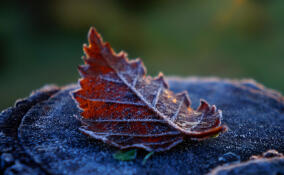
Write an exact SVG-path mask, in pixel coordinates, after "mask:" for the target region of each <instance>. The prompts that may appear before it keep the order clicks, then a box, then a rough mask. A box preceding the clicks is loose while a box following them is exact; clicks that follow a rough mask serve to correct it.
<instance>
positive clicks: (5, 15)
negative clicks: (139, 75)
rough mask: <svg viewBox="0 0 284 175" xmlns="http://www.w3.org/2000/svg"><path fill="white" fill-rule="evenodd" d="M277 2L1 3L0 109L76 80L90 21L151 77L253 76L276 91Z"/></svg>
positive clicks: (283, 79)
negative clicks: (44, 88)
mask: <svg viewBox="0 0 284 175" xmlns="http://www.w3.org/2000/svg"><path fill="white" fill-rule="evenodd" d="M283 7H284V1H283V0H278V1H277V0H205V1H200V0H194V1H193V0H187V1H165V0H135V1H134V0H97V1H86V0H81V1H78V0H54V1H35V0H27V1H21V0H18V1H4V2H3V1H2V3H1V7H0V20H1V21H0V80H1V84H0V111H1V110H2V109H4V108H6V107H8V106H11V105H13V103H14V101H15V100H16V99H18V98H21V97H25V96H27V95H28V94H29V93H30V92H31V91H32V90H35V89H37V88H40V87H41V86H43V85H45V84H50V83H54V84H58V85H65V84H68V83H73V82H77V79H78V78H79V74H78V72H77V65H79V64H82V60H81V56H82V55H83V52H82V44H83V43H86V42H87V38H86V36H87V32H88V29H89V27H90V26H95V27H96V28H97V30H98V31H99V32H100V33H101V34H102V36H103V38H104V40H105V41H109V42H110V43H111V45H112V46H113V48H114V49H115V50H116V51H117V52H118V51H120V50H121V49H123V50H125V51H127V52H128V53H129V57H130V58H136V57H141V58H142V59H143V61H144V63H145V65H146V66H147V69H148V72H149V73H150V74H151V75H156V74H157V73H158V72H159V71H163V72H164V74H165V75H180V76H191V75H198V76H220V77H228V78H254V79H256V80H257V81H259V82H261V83H263V84H264V85H265V86H267V87H269V88H273V89H276V90H278V91H280V92H284V9H283Z"/></svg>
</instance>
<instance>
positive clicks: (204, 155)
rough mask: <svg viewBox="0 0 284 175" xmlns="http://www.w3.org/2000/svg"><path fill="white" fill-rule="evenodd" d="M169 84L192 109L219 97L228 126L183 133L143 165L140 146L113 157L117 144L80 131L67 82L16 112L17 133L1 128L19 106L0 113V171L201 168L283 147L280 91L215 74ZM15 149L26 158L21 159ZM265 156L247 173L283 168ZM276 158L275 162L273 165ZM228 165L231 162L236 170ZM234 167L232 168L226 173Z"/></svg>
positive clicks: (184, 170)
mask: <svg viewBox="0 0 284 175" xmlns="http://www.w3.org/2000/svg"><path fill="white" fill-rule="evenodd" d="M169 85H170V88H171V89H172V90H173V91H174V92H180V91H183V90H187V91H188V92H189V95H190V97H191V100H192V103H193V107H195V108H196V107H197V105H198V104H199V99H200V98H203V99H206V100H207V101H208V102H209V103H213V104H216V105H217V106H218V108H220V109H222V111H223V121H224V123H225V124H227V125H228V127H229V131H228V132H226V133H225V134H223V135H221V136H220V137H218V138H214V139H209V140H205V141H201V142H197V141H190V140H187V141H185V142H184V143H182V144H180V145H178V146H177V147H174V148H173V149H171V150H170V151H167V152H163V153H156V154H154V155H153V156H152V157H151V158H150V159H149V160H148V161H147V163H146V164H145V165H142V160H143V158H144V156H145V155H146V154H147V152H145V151H139V153H138V157H137V158H136V159H135V160H134V161H129V162H121V161H117V160H114V159H113V157H112V154H113V153H115V152H116V151H117V149H116V148H114V147H111V146H109V145H106V144H104V143H102V142H101V141H98V140H95V139H90V138H89V137H88V136H85V135H83V134H82V133H80V132H79V131H78V127H79V126H80V123H79V121H78V120H77V119H76V116H78V115H79V110H78V108H77V107H76V105H75V103H74V101H73V100H72V98H71V96H70V94H69V93H70V91H72V90H74V89H76V88H77V86H75V85H71V86H67V87H65V88H64V89H62V90H60V91H59V92H57V93H56V94H54V95H52V97H51V98H49V99H48V98H46V99H45V100H41V101H38V102H37V103H35V104H33V105H30V107H29V109H27V110H25V111H23V112H21V114H20V112H19V115H17V117H16V118H17V120H19V121H22V122H21V124H20V125H17V124H15V125H13V126H11V125H9V126H10V127H12V128H15V129H16V130H17V131H18V135H14V136H13V137H10V136H8V135H7V132H4V131H5V128H7V127H6V125H8V124H7V122H6V121H7V120H6V119H7V118H10V117H12V116H14V118H15V116H16V115H15V114H13V115H12V114H11V113H12V112H9V111H11V110H19V111H20V109H19V108H17V107H14V108H12V109H8V110H6V111H4V112H2V113H1V118H0V121H1V122H0V123H1V125H0V126H1V132H0V141H1V153H2V156H1V159H3V158H2V157H8V161H6V159H5V160H1V162H2V161H4V162H6V163H5V164H6V165H5V167H2V171H5V173H6V174H17V171H19V169H21V168H23V169H24V171H23V172H27V174H29V172H33V173H35V174H38V173H42V174H46V173H51V174H88V173H89V174H95V173H103V174H171V175H173V174H205V173H210V171H211V170H212V169H213V168H215V167H217V166H223V168H224V167H227V166H228V165H230V164H231V163H233V165H237V164H239V162H240V161H246V160H248V159H249V158H250V157H251V156H252V155H259V154H261V153H263V152H265V151H266V150H269V149H275V150H277V151H278V152H282V153H283V152H284V98H283V96H281V95H280V94H278V93H277V92H275V91H272V90H267V89H265V88H264V87H263V86H261V85H259V84H256V83H255V82H253V81H231V80H219V79H214V78H212V79H197V78H188V79H177V78H170V79H169ZM7 111H8V112H7ZM22 117H23V118H22ZM8 123H9V122H8ZM2 144H3V145H8V146H7V147H6V149H5V148H4V147H3V149H2ZM19 150H20V151H19ZM7 153H10V154H11V155H12V156H13V159H14V161H13V162H12V163H11V162H9V156H7V155H4V156H3V154H7ZM18 154H22V156H21V157H22V158H23V157H24V158H25V159H26V161H23V160H20V158H19V156H17V155H18ZM262 159H263V158H257V159H256V160H252V161H254V162H253V163H251V164H250V163H247V164H246V166H249V167H250V169H251V170H252V172H254V170H255V172H256V170H257V169H258V167H259V166H264V167H265V168H271V170H275V172H276V170H277V172H276V173H278V174H281V173H282V172H283V171H282V170H283V168H282V167H281V165H282V163H283V159H284V158H283V157H281V156H280V157H278V158H273V160H272V159H271V160H270V159H269V162H268V161H266V160H265V163H263V160H262ZM274 160H275V161H274ZM25 162H29V163H25ZM270 162H272V163H270ZM273 162H276V165H279V167H278V169H275V166H274V163H273ZM255 164H257V165H258V166H254V165H255ZM233 165H232V167H231V166H230V168H232V169H234V168H235V167H234V166H233ZM242 165H243V164H242ZM242 165H240V166H242ZM236 167H239V166H236ZM219 168H220V167H219ZM281 168H282V169H281ZM245 169H248V168H245ZM236 171H237V170H236ZM232 172H235V171H230V172H229V173H227V174H233V173H232ZM270 172H273V171H270ZM212 173H216V171H215V170H214V172H212Z"/></svg>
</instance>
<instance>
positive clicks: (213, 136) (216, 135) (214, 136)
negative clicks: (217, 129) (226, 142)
mask: <svg viewBox="0 0 284 175" xmlns="http://www.w3.org/2000/svg"><path fill="white" fill-rule="evenodd" d="M219 135H220V133H217V134H215V135H212V136H211V138H216V137H218V136H219Z"/></svg>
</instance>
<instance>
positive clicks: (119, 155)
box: [113, 149, 137, 161]
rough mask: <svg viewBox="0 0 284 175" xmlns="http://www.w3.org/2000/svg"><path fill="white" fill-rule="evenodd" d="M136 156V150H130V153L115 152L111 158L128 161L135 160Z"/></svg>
mask: <svg viewBox="0 0 284 175" xmlns="http://www.w3.org/2000/svg"><path fill="white" fill-rule="evenodd" d="M136 155H137V151H136V149H132V150H130V151H117V152H116V153H114V154H113V158H114V159H116V160H121V161H128V160H133V159H135V158H136Z"/></svg>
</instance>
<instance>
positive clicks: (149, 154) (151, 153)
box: [142, 151, 154, 165]
mask: <svg viewBox="0 0 284 175" xmlns="http://www.w3.org/2000/svg"><path fill="white" fill-rule="evenodd" d="M153 154H154V151H152V152H149V153H148V154H147V155H146V156H145V157H144V159H143V161H142V165H145V164H146V162H147V160H148V159H149V158H150V157H151V156H152V155H153Z"/></svg>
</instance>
